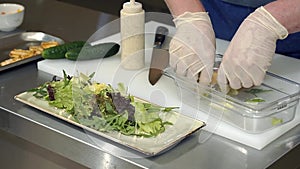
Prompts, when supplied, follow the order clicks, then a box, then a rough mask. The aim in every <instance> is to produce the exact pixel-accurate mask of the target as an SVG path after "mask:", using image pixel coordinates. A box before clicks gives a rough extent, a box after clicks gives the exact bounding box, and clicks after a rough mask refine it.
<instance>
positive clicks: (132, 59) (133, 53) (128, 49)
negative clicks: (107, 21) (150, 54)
mask: <svg viewBox="0 0 300 169" xmlns="http://www.w3.org/2000/svg"><path fill="white" fill-rule="evenodd" d="M120 13H121V14H120V15H121V21H120V22H121V65H122V67H123V68H124V69H130V70H137V69H141V68H143V67H144V66H145V11H144V10H143V7H142V4H141V3H138V2H135V0H130V2H125V3H124V4H123V9H122V10H121V12H120Z"/></svg>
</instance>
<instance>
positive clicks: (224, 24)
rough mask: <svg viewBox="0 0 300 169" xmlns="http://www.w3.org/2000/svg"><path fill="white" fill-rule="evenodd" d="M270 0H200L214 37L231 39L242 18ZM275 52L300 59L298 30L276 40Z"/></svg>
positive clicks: (299, 35)
mask: <svg viewBox="0 0 300 169" xmlns="http://www.w3.org/2000/svg"><path fill="white" fill-rule="evenodd" d="M270 1H272V0H259V1H253V0H252V1H251V0H201V2H202V3H203V5H204V6H205V9H206V10H207V12H208V13H209V15H210V18H211V21H212V24H213V27H214V30H215V33H216V37H217V38H220V39H225V40H229V41H230V40H231V38H232V37H233V36H234V34H235V32H236V31H237V29H238V27H239V25H240V24H241V23H242V22H243V20H244V19H245V18H246V17H247V16H248V15H249V14H250V13H251V12H253V11H254V10H255V9H256V8H257V7H259V6H262V5H265V4H267V3H269V2H270ZM276 53H279V54H283V55H286V56H290V57H294V58H298V59H300V32H298V33H294V34H290V35H289V36H288V37H287V38H286V39H284V40H278V41H277V46H276Z"/></svg>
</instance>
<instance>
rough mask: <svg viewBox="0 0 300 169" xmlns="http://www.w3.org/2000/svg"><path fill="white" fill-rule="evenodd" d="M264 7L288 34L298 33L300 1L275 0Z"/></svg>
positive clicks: (299, 28) (299, 26)
mask: <svg viewBox="0 0 300 169" xmlns="http://www.w3.org/2000/svg"><path fill="white" fill-rule="evenodd" d="M264 7H265V9H266V10H267V11H269V12H270V13H271V14H272V16H273V17H274V18H276V19H277V21H278V22H279V23H281V24H282V25H283V26H284V27H285V28H286V29H287V30H288V32H289V33H295V32H299V31H300V19H299V18H300V0H277V1H274V2H271V3H269V4H267V5H265V6H264Z"/></svg>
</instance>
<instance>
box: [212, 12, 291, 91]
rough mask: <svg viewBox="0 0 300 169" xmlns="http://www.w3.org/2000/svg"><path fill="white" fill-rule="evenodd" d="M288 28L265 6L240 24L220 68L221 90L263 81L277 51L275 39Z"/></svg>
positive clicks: (249, 85) (279, 37)
mask: <svg viewBox="0 0 300 169" xmlns="http://www.w3.org/2000/svg"><path fill="white" fill-rule="evenodd" d="M287 35H288V31H287V30H286V28H285V27H283V26H282V25H281V24H280V23H279V22H278V21H277V20H276V19H275V18H274V17H273V16H272V15H271V14H270V13H269V12H268V11H267V10H265V9H264V8H263V7H260V8H258V9H256V10H255V11H254V12H253V13H252V14H250V15H249V16H248V17H247V18H246V19H245V20H244V21H243V23H242V24H241V25H240V27H239V29H238V30H237V32H236V33H235V35H234V37H233V39H232V40H231V42H230V44H229V46H228V48H227V50H226V52H225V54H224V56H223V60H222V63H221V65H220V68H219V70H218V78H217V80H218V83H219V86H220V88H221V90H222V91H224V92H227V91H228V89H229V86H228V82H229V85H230V87H231V88H233V89H239V88H241V87H245V88H249V87H251V86H253V85H255V86H258V85H260V84H261V83H262V81H263V79H264V77H265V74H266V71H267V70H268V68H269V66H270V65H271V61H272V58H273V56H274V54H275V49H276V41H277V40H278V39H284V38H286V37H287Z"/></svg>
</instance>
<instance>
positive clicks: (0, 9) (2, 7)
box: [0, 3, 25, 32]
mask: <svg viewBox="0 0 300 169" xmlns="http://www.w3.org/2000/svg"><path fill="white" fill-rule="evenodd" d="M24 10H25V8H24V6H23V5H21V4H15V3H1V4H0V31H5V32H9V31H13V30H15V29H16V28H17V27H19V26H20V25H21V24H22V22H23V19H24Z"/></svg>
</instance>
